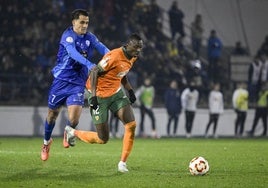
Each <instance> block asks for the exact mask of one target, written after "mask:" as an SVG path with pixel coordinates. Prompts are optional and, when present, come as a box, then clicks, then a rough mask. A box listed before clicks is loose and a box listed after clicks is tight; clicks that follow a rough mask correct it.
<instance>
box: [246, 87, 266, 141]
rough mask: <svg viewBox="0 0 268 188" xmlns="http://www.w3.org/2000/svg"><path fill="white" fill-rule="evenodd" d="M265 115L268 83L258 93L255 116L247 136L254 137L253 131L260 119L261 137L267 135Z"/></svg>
mask: <svg viewBox="0 0 268 188" xmlns="http://www.w3.org/2000/svg"><path fill="white" fill-rule="evenodd" d="M267 115H268V83H266V84H265V85H263V87H262V88H261V90H260V92H259V93H258V100H257V105H256V107H255V116H254V120H253V124H252V128H251V130H250V131H248V134H249V136H254V133H255V129H256V127H257V125H258V122H259V120H260V119H262V124H263V132H262V134H261V135H262V136H266V134H267Z"/></svg>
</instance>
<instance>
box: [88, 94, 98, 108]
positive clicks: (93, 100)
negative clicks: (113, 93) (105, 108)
mask: <svg viewBox="0 0 268 188" xmlns="http://www.w3.org/2000/svg"><path fill="white" fill-rule="evenodd" d="M90 100H91V101H90V104H89V106H90V107H91V108H92V109H93V110H96V109H97V108H98V107H99V104H98V99H97V96H93V97H91V99H90Z"/></svg>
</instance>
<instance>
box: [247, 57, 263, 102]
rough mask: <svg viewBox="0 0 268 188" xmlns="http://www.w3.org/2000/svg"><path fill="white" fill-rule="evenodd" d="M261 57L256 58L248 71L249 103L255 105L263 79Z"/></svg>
mask: <svg viewBox="0 0 268 188" xmlns="http://www.w3.org/2000/svg"><path fill="white" fill-rule="evenodd" d="M261 66H262V63H261V57H260V54H257V55H256V56H255V57H254V60H253V62H252V63H251V64H250V65H249V69H248V90H249V101H250V102H252V103H255V102H256V100H257V95H258V93H259V88H260V77H261Z"/></svg>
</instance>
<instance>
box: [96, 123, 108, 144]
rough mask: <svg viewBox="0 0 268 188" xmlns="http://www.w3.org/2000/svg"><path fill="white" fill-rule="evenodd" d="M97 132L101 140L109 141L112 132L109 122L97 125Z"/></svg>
mask: <svg viewBox="0 0 268 188" xmlns="http://www.w3.org/2000/svg"><path fill="white" fill-rule="evenodd" d="M96 131H97V133H98V137H99V138H100V139H102V140H103V141H105V142H107V141H108V140H109V134H110V132H109V126H108V123H107V122H105V123H102V124H98V125H96Z"/></svg>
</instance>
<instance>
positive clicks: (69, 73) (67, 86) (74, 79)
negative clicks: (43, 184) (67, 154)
mask: <svg viewBox="0 0 268 188" xmlns="http://www.w3.org/2000/svg"><path fill="white" fill-rule="evenodd" d="M71 16H72V26H71V27H69V28H67V29H66V30H65V31H64V32H63V34H62V36H61V40H60V44H59V50H58V54H57V61H56V65H55V67H54V68H53V69H52V74H53V76H54V80H53V83H52V85H51V86H50V90H49V95H48V114H47V117H46V121H45V123H44V128H45V131H44V144H43V146H42V150H41V159H42V160H43V161H46V160H47V159H48V158H49V150H50V146H51V144H52V138H51V134H52V131H53V128H54V126H55V122H56V119H57V117H58V115H59V112H60V110H61V107H62V106H63V105H65V104H66V106H67V110H68V121H67V125H69V126H71V127H73V128H75V127H76V126H77V124H78V122H79V118H80V116H81V112H82V107H83V105H84V90H85V83H86V80H87V78H88V75H89V72H90V70H91V69H92V68H93V67H94V66H95V64H94V63H92V62H90V58H91V57H92V53H93V50H97V51H98V52H99V53H100V54H101V55H104V54H106V53H107V52H109V49H108V48H107V47H106V46H105V45H104V44H103V43H101V42H100V41H99V40H98V39H97V37H96V36H95V35H94V34H92V33H90V32H88V31H87V29H88V23H89V13H88V12H87V11H86V10H82V9H76V10H74V11H73V12H72V15H71ZM74 144H75V140H72V141H69V143H68V142H67V141H66V137H65V136H64V139H63V146H64V147H65V148H68V147H69V146H74Z"/></svg>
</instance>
